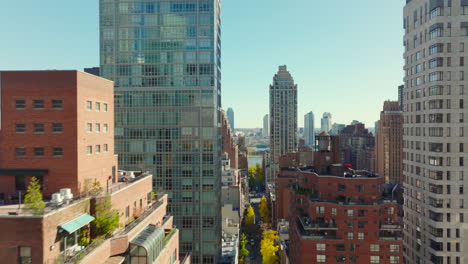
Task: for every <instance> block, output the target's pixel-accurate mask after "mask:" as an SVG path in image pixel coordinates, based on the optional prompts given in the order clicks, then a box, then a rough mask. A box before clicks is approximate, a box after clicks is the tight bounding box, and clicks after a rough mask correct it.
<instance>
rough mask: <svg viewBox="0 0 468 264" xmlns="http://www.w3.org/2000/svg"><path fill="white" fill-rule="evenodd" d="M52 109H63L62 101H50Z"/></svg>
mask: <svg viewBox="0 0 468 264" xmlns="http://www.w3.org/2000/svg"><path fill="white" fill-rule="evenodd" d="M52 109H54V110H62V109H63V101H62V100H52Z"/></svg>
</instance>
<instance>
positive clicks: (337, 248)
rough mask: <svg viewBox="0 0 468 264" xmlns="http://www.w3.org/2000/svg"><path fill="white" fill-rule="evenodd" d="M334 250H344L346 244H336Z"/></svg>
mask: <svg viewBox="0 0 468 264" xmlns="http://www.w3.org/2000/svg"><path fill="white" fill-rule="evenodd" d="M335 248H336V251H346V246H345V245H344V244H336V245H335Z"/></svg>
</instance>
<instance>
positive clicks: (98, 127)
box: [94, 123, 101, 133]
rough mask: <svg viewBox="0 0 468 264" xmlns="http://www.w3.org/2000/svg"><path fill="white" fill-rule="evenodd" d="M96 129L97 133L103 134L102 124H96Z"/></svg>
mask: <svg viewBox="0 0 468 264" xmlns="http://www.w3.org/2000/svg"><path fill="white" fill-rule="evenodd" d="M94 128H95V130H96V133H99V132H101V124H98V123H96V124H95V125H94Z"/></svg>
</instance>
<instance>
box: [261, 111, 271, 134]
mask: <svg viewBox="0 0 468 264" xmlns="http://www.w3.org/2000/svg"><path fill="white" fill-rule="evenodd" d="M269 126H270V117H269V116H268V115H265V116H263V130H262V136H263V137H268V136H269V135H270V129H269Z"/></svg>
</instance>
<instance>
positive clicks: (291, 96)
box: [270, 65, 297, 180]
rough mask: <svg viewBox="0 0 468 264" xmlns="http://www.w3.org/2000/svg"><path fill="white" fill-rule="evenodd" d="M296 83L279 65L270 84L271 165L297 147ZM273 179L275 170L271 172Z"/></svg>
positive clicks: (275, 165)
mask: <svg viewBox="0 0 468 264" xmlns="http://www.w3.org/2000/svg"><path fill="white" fill-rule="evenodd" d="M296 131H297V85H296V84H295V83H294V79H293V77H292V76H291V74H290V73H289V71H288V70H287V68H286V65H284V66H279V69H278V73H276V74H275V76H274V77H273V84H271V85H270V150H271V159H272V166H274V167H275V168H277V164H278V161H279V157H280V156H282V155H284V154H286V153H289V152H292V151H294V150H296V147H297V135H296ZM273 173H274V174H273V177H272V180H274V179H275V177H276V173H277V170H274V172H273Z"/></svg>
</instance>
